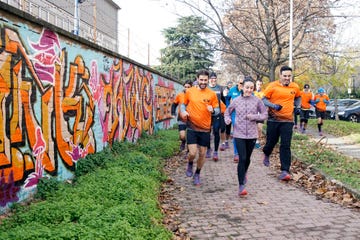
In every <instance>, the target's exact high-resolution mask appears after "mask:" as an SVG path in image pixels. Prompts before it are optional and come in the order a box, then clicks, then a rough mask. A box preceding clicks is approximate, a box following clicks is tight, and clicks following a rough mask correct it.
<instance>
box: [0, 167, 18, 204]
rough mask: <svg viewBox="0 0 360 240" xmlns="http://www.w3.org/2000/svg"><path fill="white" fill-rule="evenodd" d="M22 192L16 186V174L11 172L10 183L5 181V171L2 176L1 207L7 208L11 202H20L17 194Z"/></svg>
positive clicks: (0, 181)
mask: <svg viewBox="0 0 360 240" xmlns="http://www.w3.org/2000/svg"><path fill="white" fill-rule="evenodd" d="M19 191H20V187H17V186H15V182H14V173H13V171H11V173H10V174H9V178H8V181H6V179H5V174H4V171H3V170H2V171H1V174H0V206H1V207H5V206H6V204H7V203H9V202H17V201H19V197H18V196H17V193H18V192H19Z"/></svg>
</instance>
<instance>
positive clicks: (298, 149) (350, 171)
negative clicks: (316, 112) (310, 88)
mask: <svg viewBox="0 0 360 240" xmlns="http://www.w3.org/2000/svg"><path fill="white" fill-rule="evenodd" d="M309 126H311V127H313V128H316V120H315V119H311V121H310V123H309ZM323 131H324V132H326V133H329V134H332V135H334V136H339V137H340V136H341V137H345V136H349V137H350V136H351V137H353V139H354V141H355V142H358V143H359V138H358V136H360V124H359V123H351V122H345V121H332V120H326V121H325V123H324V125H323ZM291 148H292V152H293V154H294V155H295V156H297V157H298V158H300V159H301V161H303V162H305V163H307V164H309V165H312V166H313V167H315V168H317V169H319V170H321V171H322V172H323V173H325V174H326V175H328V176H330V177H331V178H334V179H336V180H338V181H340V182H342V183H344V184H345V185H347V186H349V187H351V188H352V189H354V190H356V191H358V192H360V178H359V174H360V161H359V160H357V159H352V158H349V157H346V156H344V155H341V154H339V153H338V152H336V151H334V150H331V149H329V148H326V147H325V146H323V145H321V144H319V143H316V142H313V141H309V138H308V136H306V135H302V134H298V133H295V134H294V135H293V141H292V146H291Z"/></svg>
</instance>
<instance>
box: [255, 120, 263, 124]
mask: <svg viewBox="0 0 360 240" xmlns="http://www.w3.org/2000/svg"><path fill="white" fill-rule="evenodd" d="M256 123H262V124H264V123H265V121H264V120H262V121H256Z"/></svg>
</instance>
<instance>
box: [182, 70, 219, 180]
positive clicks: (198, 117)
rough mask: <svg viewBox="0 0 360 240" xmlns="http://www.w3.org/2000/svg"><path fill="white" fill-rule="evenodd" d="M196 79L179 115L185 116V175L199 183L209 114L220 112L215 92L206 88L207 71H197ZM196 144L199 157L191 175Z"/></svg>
mask: <svg viewBox="0 0 360 240" xmlns="http://www.w3.org/2000/svg"><path fill="white" fill-rule="evenodd" d="M196 80H197V81H198V83H199V87H198V88H196V87H192V88H189V89H188V90H187V91H186V93H185V96H184V103H183V104H182V105H181V117H182V118H183V119H185V118H187V133H186V140H187V145H188V149H189V154H188V167H187V170H186V176H188V177H191V176H194V184H195V185H200V171H201V168H202V167H203V165H204V163H205V153H206V149H207V146H208V145H209V143H210V129H211V115H212V114H218V113H220V108H219V102H218V99H217V96H216V93H215V92H214V91H212V90H210V89H209V88H207V85H208V82H209V72H208V71H207V70H200V71H198V72H197V74H196ZM198 145H199V157H198V159H197V164H196V171H195V174H194V175H193V161H194V159H195V157H196V155H197V151H198Z"/></svg>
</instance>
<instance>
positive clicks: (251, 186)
mask: <svg viewBox="0 0 360 240" xmlns="http://www.w3.org/2000/svg"><path fill="white" fill-rule="evenodd" d="M219 157H220V159H219V161H218V162H214V161H213V160H210V159H208V161H207V162H206V163H205V166H204V168H203V170H202V172H201V180H202V185H201V186H200V187H196V186H194V185H193V182H192V178H188V177H186V176H185V169H186V164H187V163H186V161H185V160H184V161H183V162H182V163H181V166H179V168H178V169H177V170H176V171H174V172H173V175H172V178H173V180H174V185H175V186H174V187H175V188H176V189H177V190H176V191H175V193H174V194H175V200H176V201H177V202H178V204H179V205H180V207H181V211H180V213H179V218H180V219H179V220H180V222H181V225H180V227H181V228H185V229H186V231H187V232H188V233H189V235H190V237H191V238H192V239H301V240H303V239H359V238H360V237H359V236H360V212H359V211H357V210H354V209H349V208H345V207H342V206H340V205H337V204H334V203H327V202H325V201H322V200H317V199H316V197H315V196H313V195H309V194H308V193H306V192H305V190H303V189H300V188H298V187H296V186H294V185H293V184H291V183H286V182H281V181H279V180H277V176H278V172H275V170H273V169H272V168H267V167H264V166H263V164H262V152H261V150H257V149H255V150H254V153H253V155H252V163H251V165H250V168H249V171H248V184H247V188H246V189H247V191H248V192H249V194H248V195H247V196H246V197H241V198H240V197H238V196H237V191H238V184H237V174H236V167H237V165H236V164H235V163H234V162H233V160H232V157H233V150H232V149H228V150H226V151H224V152H219Z"/></svg>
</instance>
